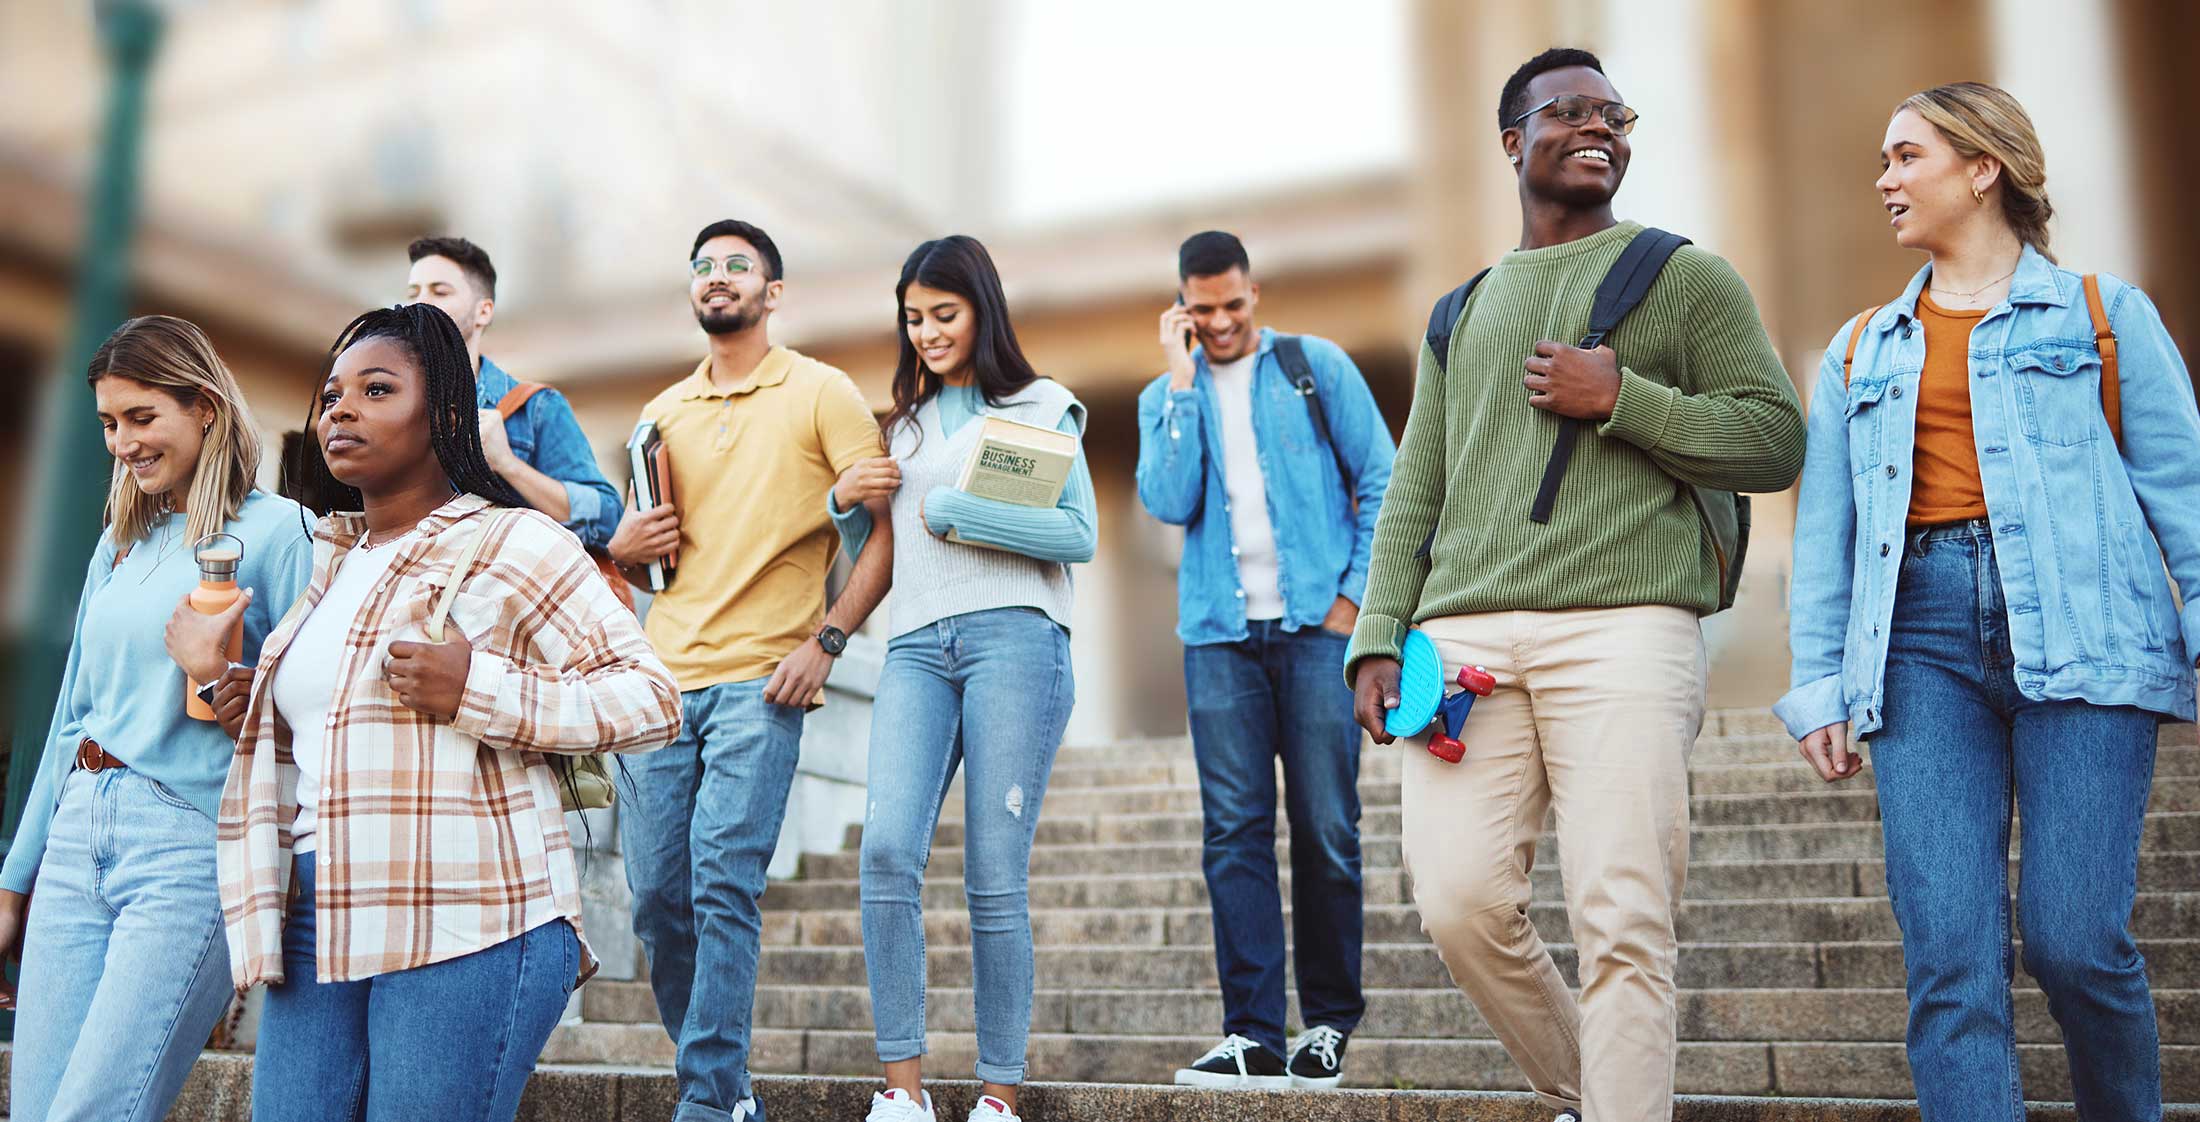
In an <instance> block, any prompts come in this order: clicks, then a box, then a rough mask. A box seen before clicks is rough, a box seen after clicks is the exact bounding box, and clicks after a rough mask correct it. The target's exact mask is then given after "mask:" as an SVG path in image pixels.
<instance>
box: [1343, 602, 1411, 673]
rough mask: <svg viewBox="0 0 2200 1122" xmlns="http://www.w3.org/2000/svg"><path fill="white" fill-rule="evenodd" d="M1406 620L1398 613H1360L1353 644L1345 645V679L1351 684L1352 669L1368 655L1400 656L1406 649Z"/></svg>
mask: <svg viewBox="0 0 2200 1122" xmlns="http://www.w3.org/2000/svg"><path fill="white" fill-rule="evenodd" d="M1406 630H1407V628H1406V624H1405V621H1404V620H1401V619H1399V618H1397V617H1396V616H1386V615H1375V614H1371V613H1368V612H1361V613H1360V622H1358V623H1357V624H1354V625H1353V627H1352V645H1351V646H1349V647H1346V648H1345V653H1344V681H1345V685H1347V686H1350V685H1351V684H1352V672H1353V671H1354V670H1355V669H1358V667H1359V665H1360V660H1362V659H1368V658H1398V657H1400V656H1401V654H1402V653H1403V652H1404V651H1405V645H1406Z"/></svg>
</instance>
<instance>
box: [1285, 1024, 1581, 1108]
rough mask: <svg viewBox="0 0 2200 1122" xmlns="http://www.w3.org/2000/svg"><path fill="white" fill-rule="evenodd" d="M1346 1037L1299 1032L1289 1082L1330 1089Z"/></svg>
mask: <svg viewBox="0 0 2200 1122" xmlns="http://www.w3.org/2000/svg"><path fill="white" fill-rule="evenodd" d="M1350 1039H1351V1037H1348V1036H1346V1035H1345V1034H1343V1033H1341V1032H1338V1031H1337V1030H1336V1029H1333V1028H1330V1027H1329V1026H1328V1025H1315V1026H1314V1027H1313V1028H1310V1029H1307V1030H1306V1031H1305V1032H1302V1033H1300V1034H1299V1035H1298V1039H1296V1040H1293V1041H1292V1042H1291V1063H1290V1069H1291V1085H1292V1086H1293V1087H1296V1088H1298V1089H1299V1090H1301V1091H1329V1090H1334V1089H1335V1088H1336V1086H1337V1084H1338V1083H1339V1082H1341V1081H1343V1079H1344V1046H1345V1042H1346V1041H1348V1040H1350ZM1576 1122H1579V1120H1578V1119H1577V1120H1576Z"/></svg>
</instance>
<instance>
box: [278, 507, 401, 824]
mask: <svg viewBox="0 0 2200 1122" xmlns="http://www.w3.org/2000/svg"><path fill="white" fill-rule="evenodd" d="M397 554H398V545H397V542H395V541H392V542H389V543H387V544H384V545H379V546H376V547H375V548H373V549H359V548H356V547H354V548H353V549H352V550H351V552H349V553H346V554H345V555H344V559H343V562H342V563H341V564H340V565H338V566H337V569H336V575H335V576H334V577H331V578H330V579H329V583H328V591H327V592H325V593H322V595H321V601H320V603H317V604H315V605H314V606H313V612H312V614H310V615H308V616H306V620H305V623H303V624H301V625H300V626H299V628H298V634H297V636H296V637H295V638H293V639H292V640H291V641H290V646H289V648H288V649H287V650H285V651H284V652H283V663H282V665H281V666H278V667H276V668H275V681H274V682H273V683H272V684H271V685H270V686H269V691H270V693H271V694H272V696H273V697H274V699H275V712H276V713H277V714H279V715H281V717H282V718H283V720H284V722H285V723H287V724H289V725H290V753H291V758H292V760H294V761H295V762H296V763H297V765H298V816H297V817H296V818H294V819H292V820H291V824H290V839H291V841H290V851H291V852H292V853H293V854H297V853H311V852H312V851H313V849H314V832H315V831H314V824H315V822H316V821H317V820H318V816H317V814H316V811H317V810H318V809H319V807H320V805H321V796H322V794H324V792H323V791H322V789H321V772H322V766H321V765H322V757H323V756H324V755H325V754H326V752H327V746H328V737H327V732H328V723H329V722H330V721H331V720H332V719H333V718H332V717H331V715H330V714H329V711H328V709H329V702H330V701H331V700H333V699H334V698H335V696H336V679H337V676H338V674H339V673H340V672H341V668H342V663H343V661H344V633H345V632H347V631H349V630H351V625H352V623H353V621H355V620H357V619H358V618H359V609H361V608H362V607H365V606H366V603H367V595H368V594H369V593H371V592H373V591H374V586H375V585H376V584H378V583H380V581H381V580H382V576H383V574H385V573H387V572H389V571H390V563H391V562H393V561H395V560H396V559H397Z"/></svg>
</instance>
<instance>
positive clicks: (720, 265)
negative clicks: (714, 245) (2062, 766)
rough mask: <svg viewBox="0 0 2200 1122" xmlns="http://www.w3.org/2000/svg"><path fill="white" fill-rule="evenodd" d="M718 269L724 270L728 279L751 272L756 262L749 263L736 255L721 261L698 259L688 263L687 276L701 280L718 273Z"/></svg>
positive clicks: (746, 259) (706, 258)
mask: <svg viewBox="0 0 2200 1122" xmlns="http://www.w3.org/2000/svg"><path fill="white" fill-rule="evenodd" d="M720 269H723V270H725V274H726V276H727V277H728V278H729V279H730V278H732V277H738V276H740V275H741V274H743V273H747V272H753V271H754V270H755V269H756V262H754V261H751V260H749V259H748V258H746V257H743V256H742V255H740V254H738V253H736V254H734V255H733V256H731V257H728V258H726V259H725V260H723V261H716V260H712V259H711V258H708V257H698V258H696V259H695V260H693V261H690V262H688V275H690V276H692V277H694V278H695V279H696V280H702V279H703V278H705V277H708V276H710V275H711V274H712V273H715V272H718V271H719V270H720Z"/></svg>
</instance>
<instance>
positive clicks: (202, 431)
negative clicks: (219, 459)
mask: <svg viewBox="0 0 2200 1122" xmlns="http://www.w3.org/2000/svg"><path fill="white" fill-rule="evenodd" d="M213 431H214V422H212V421H208V422H206V423H205V424H203V425H200V426H199V435H200V436H205V435H206V434H207V433H210V432H213Z"/></svg>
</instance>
